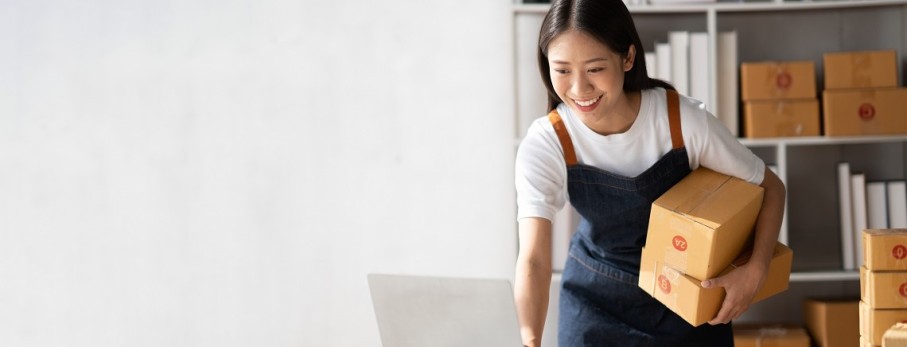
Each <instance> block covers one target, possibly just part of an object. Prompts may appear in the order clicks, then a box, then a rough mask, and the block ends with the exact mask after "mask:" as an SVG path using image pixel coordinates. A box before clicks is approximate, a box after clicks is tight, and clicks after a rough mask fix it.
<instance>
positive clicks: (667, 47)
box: [655, 42, 673, 84]
mask: <svg viewBox="0 0 907 347" xmlns="http://www.w3.org/2000/svg"><path fill="white" fill-rule="evenodd" d="M655 65H656V68H655V72H656V75H655V76H656V77H657V78H658V79H660V80H662V81H665V82H668V83H671V82H672V81H671V44H669V43H660V42H656V43H655ZM672 84H673V83H672Z"/></svg>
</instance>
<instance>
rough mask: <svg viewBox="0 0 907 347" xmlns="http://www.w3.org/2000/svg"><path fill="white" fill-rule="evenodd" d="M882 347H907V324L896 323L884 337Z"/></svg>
mask: <svg viewBox="0 0 907 347" xmlns="http://www.w3.org/2000/svg"><path fill="white" fill-rule="evenodd" d="M882 347H907V324H905V323H896V324H895V325H894V326H892V327H891V328H888V330H886V331H885V334H883V335H882Z"/></svg>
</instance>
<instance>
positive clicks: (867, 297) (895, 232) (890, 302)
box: [860, 229, 907, 346]
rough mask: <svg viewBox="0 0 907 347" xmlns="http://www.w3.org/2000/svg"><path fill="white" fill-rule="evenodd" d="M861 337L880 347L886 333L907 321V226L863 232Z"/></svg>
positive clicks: (871, 344)
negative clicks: (904, 227)
mask: <svg viewBox="0 0 907 347" xmlns="http://www.w3.org/2000/svg"><path fill="white" fill-rule="evenodd" d="M863 250H864V251H863V255H864V261H863V267H861V268H860V297H861V299H862V300H861V301H860V336H861V339H863V340H865V342H867V343H869V345H870V346H880V345H881V344H882V335H883V334H884V333H885V331H886V330H888V328H890V327H891V326H893V325H894V324H895V323H897V322H900V321H904V320H907V229H876V230H873V229H869V230H864V231H863Z"/></svg>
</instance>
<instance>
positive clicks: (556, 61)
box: [551, 57, 608, 64]
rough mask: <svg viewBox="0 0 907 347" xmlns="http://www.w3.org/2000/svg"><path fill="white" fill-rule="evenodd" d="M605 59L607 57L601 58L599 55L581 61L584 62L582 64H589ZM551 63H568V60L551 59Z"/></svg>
mask: <svg viewBox="0 0 907 347" xmlns="http://www.w3.org/2000/svg"><path fill="white" fill-rule="evenodd" d="M606 60H608V58H601V57H599V58H592V59H589V60H586V61H585V62H583V63H584V64H589V63H594V62H597V61H606ZM551 63H552V64H570V63H569V62H566V61H563V60H552V61H551Z"/></svg>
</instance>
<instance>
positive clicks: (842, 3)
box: [513, 0, 907, 14]
mask: <svg viewBox="0 0 907 347" xmlns="http://www.w3.org/2000/svg"><path fill="white" fill-rule="evenodd" d="M905 4H907V0H863V1H853V0H828V1H803V2H781V3H779V2H752V3H710V4H678V5H673V4H672V5H633V6H627V8H628V9H629V10H630V13H653V14H658V13H664V14H669V13H699V12H701V13H706V12H709V11H716V12H765V11H796V10H823V9H839V8H860V7H878V6H896V5H905ZM550 6H551V5H550V4H515V5H513V11H514V12H516V13H540V14H544V13H547V12H548V8H549V7H550Z"/></svg>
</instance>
